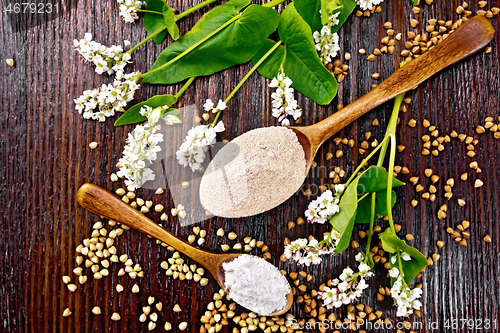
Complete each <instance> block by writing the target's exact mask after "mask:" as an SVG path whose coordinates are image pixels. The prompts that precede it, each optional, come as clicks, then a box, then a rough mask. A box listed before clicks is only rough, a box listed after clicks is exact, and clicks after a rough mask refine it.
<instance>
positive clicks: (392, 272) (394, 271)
mask: <svg viewBox="0 0 500 333" xmlns="http://www.w3.org/2000/svg"><path fill="white" fill-rule="evenodd" d="M389 276H390V277H391V278H397V277H398V276H399V269H398V268H397V267H393V268H391V269H390V270H389Z"/></svg>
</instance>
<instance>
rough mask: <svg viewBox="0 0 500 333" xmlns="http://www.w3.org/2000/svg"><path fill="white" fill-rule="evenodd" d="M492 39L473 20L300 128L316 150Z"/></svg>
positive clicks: (480, 20)
mask: <svg viewBox="0 0 500 333" xmlns="http://www.w3.org/2000/svg"><path fill="white" fill-rule="evenodd" d="M494 36H495V28H494V27H493V25H492V24H491V23H490V21H489V20H488V19H486V18H484V17H482V16H476V17H474V18H472V19H470V20H469V21H468V22H467V23H465V24H464V25H463V26H462V27H461V28H460V29H458V30H457V31H455V32H454V33H453V34H451V35H449V37H448V38H446V40H445V41H443V42H442V43H440V44H438V45H437V46H435V47H434V48H433V49H432V50H430V51H428V52H426V53H425V54H423V55H422V56H420V57H418V58H416V59H414V60H412V61H411V62H409V63H408V64H406V65H405V66H403V67H402V68H400V69H399V70H397V71H396V72H394V73H393V74H392V75H391V76H389V77H388V78H387V79H385V80H384V81H383V82H381V83H380V84H379V85H378V86H377V87H376V88H375V89H373V90H371V91H370V92H369V93H367V94H366V95H364V96H363V97H361V98H360V99H358V100H357V101H355V102H354V103H352V104H350V105H348V106H346V107H345V108H343V109H342V110H340V111H338V112H337V113H335V114H333V115H331V116H330V117H328V118H326V119H324V120H322V121H321V122H319V123H317V124H315V125H312V126H308V127H309V128H307V129H306V128H304V129H305V131H304V130H302V128H301V132H304V133H305V132H308V135H307V136H308V137H309V138H311V137H313V136H314V137H316V138H317V140H315V141H316V142H312V144H313V145H316V147H319V146H320V145H321V144H322V143H323V142H325V141H326V140H328V139H329V138H330V137H331V136H333V135H334V134H335V133H337V132H338V131H340V130H341V129H342V128H344V127H345V126H347V125H348V124H350V123H351V122H353V121H354V120H356V119H357V118H359V117H361V116H362V115H364V114H365V113H367V112H368V111H370V110H372V109H373V108H375V107H377V106H379V105H381V104H383V103H385V102H387V101H388V100H391V99H393V98H395V97H396V96H398V95H400V94H402V93H404V92H407V91H409V90H411V89H415V88H417V86H418V85H419V84H420V83H422V82H424V81H425V80H427V79H428V78H430V77H431V76H433V75H434V74H436V73H437V72H439V71H440V70H442V69H443V68H445V67H447V66H450V65H452V64H454V63H456V62H457V61H460V60H462V59H464V58H466V57H468V56H469V55H471V54H473V53H475V52H477V51H479V50H480V49H482V48H483V47H484V46H486V45H487V44H488V43H489V42H490V41H491V40H492V39H493V38H494ZM313 133H314V135H313Z"/></svg>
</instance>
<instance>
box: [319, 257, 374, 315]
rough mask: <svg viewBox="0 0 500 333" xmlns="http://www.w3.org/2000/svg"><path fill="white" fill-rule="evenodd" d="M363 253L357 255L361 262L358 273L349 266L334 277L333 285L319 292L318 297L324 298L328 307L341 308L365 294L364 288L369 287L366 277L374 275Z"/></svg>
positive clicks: (324, 302) (357, 259)
mask: <svg viewBox="0 0 500 333" xmlns="http://www.w3.org/2000/svg"><path fill="white" fill-rule="evenodd" d="M364 259H365V258H364V255H363V253H361V252H360V253H358V254H357V255H356V261H358V262H359V265H358V273H354V271H353V270H352V269H351V268H349V267H347V268H345V269H344V270H343V271H342V274H340V276H339V278H338V279H334V280H333V281H332V282H333V283H332V287H331V288H329V287H325V289H324V291H322V292H319V293H318V298H319V299H321V300H323V304H324V306H325V307H326V308H328V309H332V308H334V307H336V308H339V307H341V306H342V305H343V304H350V303H351V302H352V301H354V300H356V299H357V298H359V297H360V296H361V295H362V294H363V290H364V289H366V288H368V284H367V283H366V281H365V278H367V277H371V276H373V272H372V271H371V268H370V266H369V265H367V264H366V263H365V262H364ZM358 279H359V281H358Z"/></svg>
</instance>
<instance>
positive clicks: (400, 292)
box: [389, 269, 422, 317]
mask: <svg viewBox="0 0 500 333" xmlns="http://www.w3.org/2000/svg"><path fill="white" fill-rule="evenodd" d="M391 271H392V269H391ZM391 271H389V274H391ZM393 273H394V272H393ZM397 273H398V274H397V275H396V276H392V275H393V274H392V275H391V277H393V278H396V277H397V279H396V281H395V282H394V284H393V285H392V288H391V296H392V298H393V299H394V304H395V305H396V307H397V309H398V310H397V313H396V316H398V317H408V316H409V315H410V314H412V313H413V310H420V307H421V306H422V303H421V302H420V301H419V300H418V299H419V298H420V297H421V296H422V289H420V288H414V289H410V288H409V287H408V286H407V285H406V283H404V282H403V277H402V276H401V274H399V270H397Z"/></svg>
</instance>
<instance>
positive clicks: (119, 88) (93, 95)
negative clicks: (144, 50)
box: [74, 72, 141, 121]
mask: <svg viewBox="0 0 500 333" xmlns="http://www.w3.org/2000/svg"><path fill="white" fill-rule="evenodd" d="M140 75H141V73H140V72H134V73H130V74H123V73H122V72H118V73H116V78H115V81H114V82H113V84H107V85H106V84H103V85H102V87H101V88H100V89H92V90H85V91H84V92H83V95H82V96H80V97H78V98H77V99H75V100H74V102H75V104H76V106H75V107H76V110H77V111H78V113H80V114H81V113H82V112H83V118H85V119H94V120H99V121H104V120H106V117H111V116H113V115H114V114H115V112H116V111H124V107H125V106H126V105H127V103H128V102H130V101H131V100H132V99H133V98H134V94H135V91H136V90H137V89H139V87H140V85H139V84H138V83H137V82H138V80H139V77H140ZM96 108H98V111H95V112H94V109H96Z"/></svg>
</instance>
